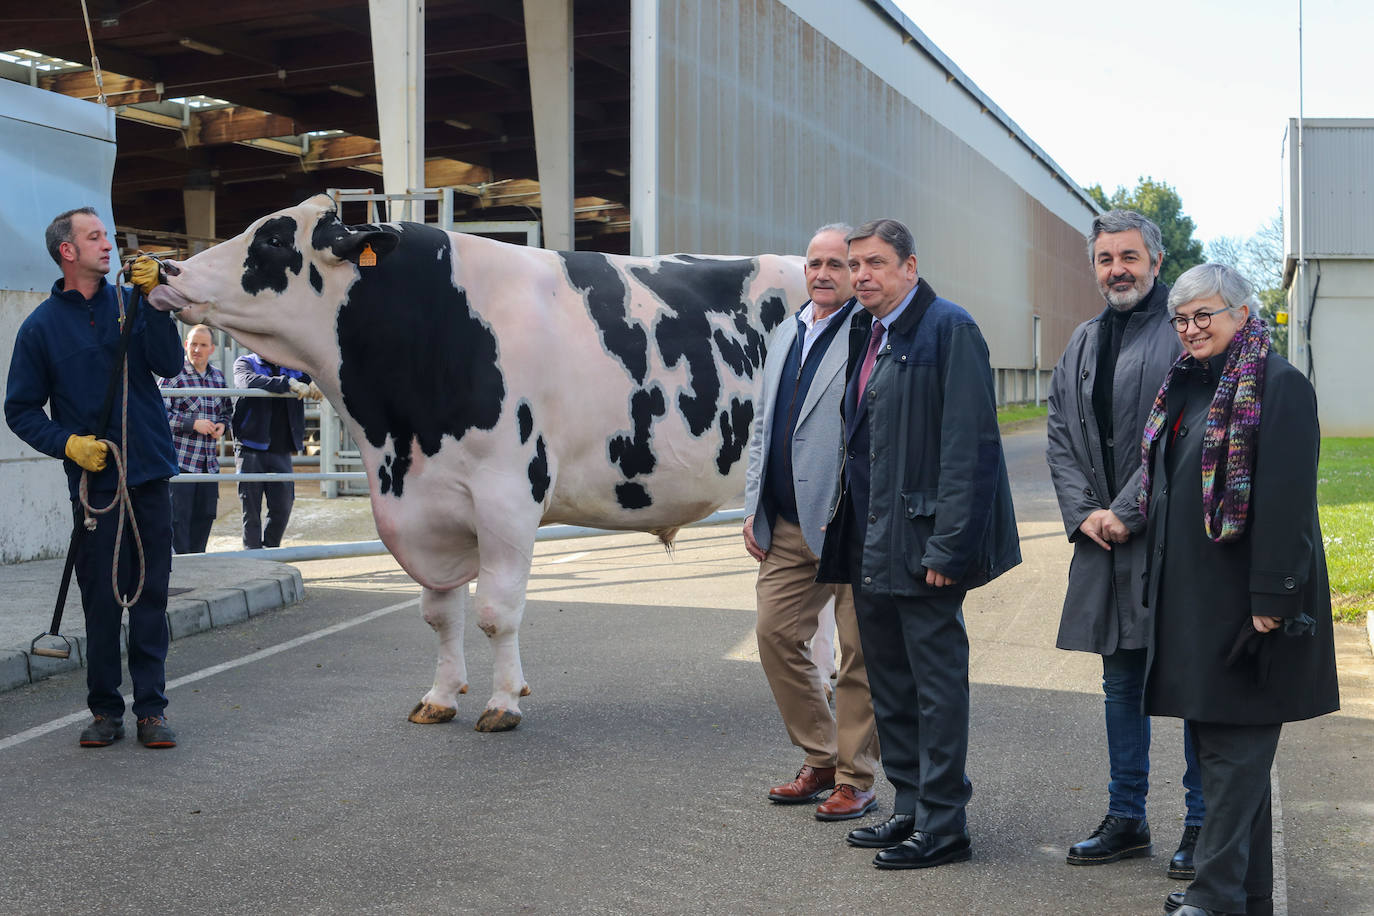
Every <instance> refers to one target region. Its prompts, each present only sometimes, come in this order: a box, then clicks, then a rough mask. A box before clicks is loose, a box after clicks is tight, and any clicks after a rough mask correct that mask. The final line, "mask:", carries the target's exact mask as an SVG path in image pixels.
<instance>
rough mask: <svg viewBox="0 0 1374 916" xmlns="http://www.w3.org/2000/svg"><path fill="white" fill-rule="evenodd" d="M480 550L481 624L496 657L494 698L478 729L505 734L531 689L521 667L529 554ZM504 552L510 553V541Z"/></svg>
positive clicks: (514, 723)
mask: <svg viewBox="0 0 1374 916" xmlns="http://www.w3.org/2000/svg"><path fill="white" fill-rule="evenodd" d="M479 550H480V552H481V554H482V568H481V571H480V572H479V573H478V574H477V626H478V627H480V628H481V630H482V632H483V633H485V634H487V638H488V639H490V640H491V648H492V652H493V653H494V658H493V659H492V672H491V674H492V691H491V699H489V700H487V708H486V709H485V710H484V711H483V712H482V715H481V717H480V718H479V719H478V720H477V725H476V729H477V731H479V732H504V731H510V730H511V729H512V728H515V726H517V725H519V724H520V718H521V713H520V697H522V696H527V695H528V694H529V692H530V688H529V685H528V684H526V683H525V676H524V672H523V670H522V668H521V666H520V620H521V618H523V617H524V614H525V587H526V585H527V584H528V583H529V575H530V567H529V557H528V556H527V555H526V556H522V555H519V554H514V555H512V556H510V557H504V556H502V557H492V556H491V554H492V550H491V549H490V547H489V546H488V545H482V547H481V548H479ZM499 552H500V553H501V554H504V553H506V552H507V549H506V545H504V544H503V545H502V547H501V548H500V549H499Z"/></svg>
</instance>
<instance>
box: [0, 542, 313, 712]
mask: <svg viewBox="0 0 1374 916" xmlns="http://www.w3.org/2000/svg"><path fill="white" fill-rule="evenodd" d="M304 596H305V584H304V581H303V580H302V579H301V573H300V570H298V569H296V568H295V567H293V566H281V567H280V568H278V569H276V570H273V571H271V572H270V573H269V574H268V575H267V576H265V577H260V578H255V579H248V580H246V581H244V582H241V583H239V584H237V585H234V586H230V587H228V588H213V589H198V590H196V591H195V592H192V593H190V594H188V595H185V596H178V597H175V598H169V599H168V600H167V628H168V631H169V632H170V633H171V638H172V639H173V640H174V641H175V640H178V639H182V638H184V637H186V636H190V635H191V634H193V633H203V632H205V631H206V630H209V629H212V628H214V627H224V626H229V625H230V624H234V623H242V622H243V621H245V620H247V619H248V618H249V617H256V616H257V615H259V614H265V613H267V612H268V611H276V610H281V609H282V608H285V607H290V606H291V605H293V604H295V603H296V602H298V601H300V600H301V598H303V597H304ZM121 630H122V633H123V638H122V639H121V640H120V654H121V655H127V654H128V641H129V638H128V637H129V634H128V625H127V624H125V625H124V626H123V627H121ZM68 638H69V639H70V640H71V643H72V653H71V656H70V657H68V658H48V657H45V656H41V655H33V654H32V653H31V652H30V651H29V646H28V645H27V644H25V645H23V646H17V647H15V648H9V649H0V691H5V690H13V689H15V688H17V687H23V686H24V685H26V684H32V683H34V682H36V681H41V680H43V679H44V678H46V677H51V676H53V675H54V674H61V673H62V672H65V671H72V670H75V669H77V668H81V667H84V666H85V664H86V637H85V636H82V635H76V636H71V637H68Z"/></svg>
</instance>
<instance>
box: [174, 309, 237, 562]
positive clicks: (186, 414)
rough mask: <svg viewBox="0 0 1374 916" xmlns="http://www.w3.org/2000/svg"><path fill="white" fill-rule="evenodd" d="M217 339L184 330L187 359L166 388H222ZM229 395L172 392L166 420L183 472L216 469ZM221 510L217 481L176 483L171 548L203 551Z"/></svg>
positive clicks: (205, 331)
mask: <svg viewBox="0 0 1374 916" xmlns="http://www.w3.org/2000/svg"><path fill="white" fill-rule="evenodd" d="M214 353H215V339H214V336H213V335H212V333H211V331H210V329H209V328H207V327H206V326H205V325H203V324H198V325H196V326H195V327H193V328H191V329H190V330H189V331H187V332H186V360H185V362H184V363H183V364H182V366H181V372H180V373H179V374H178V375H177V376H176V377H175V378H167V379H162V381H161V383H160V384H161V386H162V387H163V388H223V387H224V373H223V372H221V371H220V370H219V367H218V366H212V365H210V357H211V356H213V355H214ZM230 413H231V412H230V409H229V399H228V398H227V397H216V396H213V395H173V396H169V397H168V398H167V421H168V424H169V425H170V426H171V429H172V444H173V445H174V446H175V447H176V453H177V467H178V468H180V469H181V472H182V473H183V474H218V473H219V442H220V440H221V439H223V438H224V436H225V434H226V433H227V432H228V431H229V428H230ZM218 511H219V484H218V483H217V482H215V481H213V480H200V481H195V482H194V483H182V482H178V483H174V484H172V549H173V550H174V551H175V552H176V553H204V552H205V545H206V544H207V543H208V542H209V540H210V529H211V527H213V526H214V524H215V516H216V515H217V514H218Z"/></svg>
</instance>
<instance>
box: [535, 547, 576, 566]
mask: <svg viewBox="0 0 1374 916" xmlns="http://www.w3.org/2000/svg"><path fill="white" fill-rule="evenodd" d="M586 555H587V551H585V550H584V551H582V552H580V553H570V554H568V555H567V556H566V557H559V558H558V559H557V560H550V561H549V562H547V563H545V564H544V565H545V566H552V565H553V564H555V563H571V562H572V561H573V560H580V559H582V558H583V557H585V556H586Z"/></svg>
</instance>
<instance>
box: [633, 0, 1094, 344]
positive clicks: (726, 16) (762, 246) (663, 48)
mask: <svg viewBox="0 0 1374 916" xmlns="http://www.w3.org/2000/svg"><path fill="white" fill-rule="evenodd" d="M842 5H843V6H844V8H845V12H846V14H848V13H849V11H850V9H851V8H852V13H853V16H856V17H858V16H862V17H868V19H869V20H871V21H870V22H868V23H866V25H865V27H866V28H871V29H874V30H879V29H882V28H884V27H885V28H886V32H887V33H889V34H890V38H891V48H890V50H884V49H875V53H878V52H882V53H892V54H904V55H909V56H910V57H911V63H910V64H909V65H907V64H903V66H910V67H912V68H917V69H919V70H921V71H923V72H922V73H921V79H922V80H923V81H925V82H926V83H927V84H928V85H925V86H923V87H922V89H923V92H924V91H928V92H930V93H960V94H961V95H962V99H961V100H960V101H962V100H967V105H966V106H965V107H966V108H967V109H968V115H967V117H968V118H969V119H971V120H972V119H977V118H979V117H980V116H981V115H982V114H985V113H980V110H979V102H978V101H977V100H976V99H974V98H973V97H972V96H970V95H969V94H968V93H967V92H965V91H964V90H963V89H962V88H960V87H959V86H958V85H957V84H951V83H950V81H949V80H948V79H947V78H946V76H945V74H944V72H943V71H942V70H940V69H939V68H938V67H937V66H935V65H934V64H933V62H931V61H930V60H929V59H928V58H927V57H926V56H925V55H924V54H923V52H922V51H921V50H919V49H918V48H916V47H914V46H912V45H909V44H905V43H903V42H902V40H901V36H900V35H899V34H898V32H897V30H896V29H895V28H892V27H891V26H890V24H889V25H886V26H885V25H884V23H885V21H884V20H880V19H879V14H878V13H877V12H875V11H874V10H873V9H872V8H870V7H868V6H867V5H866V4H862V3H857V2H854V3H845V4H842ZM658 11H659V12H658V16H659V21H658V39H657V40H658V47H659V54H658V66H659V72H658V81H659V82H658V87H659V92H658V99H659V112H658V119H659V134H658V150H659V160H658V179H659V180H658V195H657V204H658V212H657V226H658V238H657V246H656V247H657V250H658V251H660V252H667V251H696V252H704V253H753V252H762V251H775V252H796V253H800V251H801V250H802V248H803V246H804V245H805V243H806V241H807V239H808V238H809V236H810V232H811V230H812V229H814V228H815V227H816V226H818V225H821V224H823V223H828V222H833V221H836V220H845V221H848V222H851V223H855V224H857V223H859V222H862V221H864V220H866V219H870V218H874V217H877V216H891V217H895V218H897V219H901V220H902V221H904V222H906V223H907V224H908V225H910V226H911V229H912V232H913V233H914V234H915V236H916V244H917V258H918V261H919V262H920V271H921V274H922V276H924V277H925V278H926V279H927V281H928V282H930V283H931V285H932V286H934V287H935V289H936V290H937V291H938V292H939V293H940V294H942V295H944V296H946V297H948V298H950V299H953V300H954V301H956V302H958V303H960V304H961V305H963V306H965V307H966V308H968V309H969V310H970V311H971V312H972V313H973V314H974V315H975V316H976V317H977V318H978V321H979V323H980V325H981V326H982V327H983V330H984V333H985V334H986V336H987V338H988V343H989V346H990V347H991V350H992V357H993V365H994V366H997V367H1002V368H1028V367H1030V366H1031V365H1032V361H1033V358H1034V354H1033V352H1032V350H1033V343H1032V316H1033V315H1034V314H1039V315H1040V317H1041V319H1042V322H1043V325H1042V334H1043V339H1042V352H1041V363H1042V365H1043V366H1053V364H1054V362H1055V361H1056V360H1057V359H1058V357H1059V354H1060V352H1061V351H1062V350H1063V347H1064V344H1065V343H1066V342H1067V340H1068V336H1069V333H1070V332H1071V331H1072V329H1073V327H1074V326H1075V325H1076V324H1077V323H1078V322H1080V321H1082V320H1084V319H1085V318H1088V317H1090V316H1091V315H1093V314H1095V313H1097V312H1098V311H1100V310H1101V309H1102V300H1101V297H1100V296H1099V295H1098V293H1097V289H1096V286H1095V285H1094V282H1093V280H1092V276H1091V271H1090V267H1089V264H1088V260H1087V257H1086V255H1085V254H1084V251H1083V232H1084V231H1085V230H1086V229H1087V228H1088V225H1089V224H1090V222H1091V218H1092V210H1091V209H1090V208H1089V207H1088V205H1087V204H1085V203H1082V202H1081V201H1080V202H1076V203H1075V202H1071V203H1069V204H1068V205H1067V208H1068V209H1069V210H1070V211H1081V224H1080V225H1071V224H1070V223H1068V222H1066V221H1065V220H1064V219H1063V218H1061V216H1059V215H1057V214H1056V213H1055V212H1054V211H1052V210H1051V209H1050V208H1049V207H1047V206H1046V205H1045V204H1044V203H1042V202H1041V201H1040V200H1038V199H1037V198H1036V197H1035V196H1033V195H1031V194H1030V193H1028V192H1027V191H1026V190H1024V189H1023V187H1022V186H1021V185H1020V184H1018V183H1017V182H1016V181H1014V180H1013V179H1012V178H1011V177H1010V176H1008V174H1007V173H1006V172H1004V171H1002V170H1001V169H999V168H997V167H996V166H994V165H993V164H992V163H991V162H990V161H989V159H988V158H987V157H985V156H984V155H982V154H981V153H980V151H979V150H978V149H976V148H974V147H973V146H971V145H970V143H968V142H966V141H965V140H964V139H963V138H962V137H961V136H960V135H958V134H956V133H955V132H954V131H953V130H951V129H950V128H949V127H947V126H946V125H945V124H942V123H941V122H939V121H937V120H936V119H935V118H933V117H932V116H931V115H930V114H928V113H927V112H926V111H925V110H923V109H922V108H921V107H918V106H917V105H916V104H915V103H913V102H912V101H911V100H910V99H909V98H908V97H907V96H906V95H903V94H902V93H901V92H899V91H898V90H897V89H895V88H894V87H893V86H892V85H890V84H889V83H888V82H885V81H884V80H883V79H881V78H879V77H878V76H877V75H876V74H875V73H874V72H873V71H872V70H870V69H868V68H867V67H865V66H864V65H863V64H862V63H860V62H859V61H858V60H857V59H855V57H853V56H851V55H850V54H849V53H847V52H846V51H844V50H843V49H842V48H840V47H839V46H838V45H837V44H836V43H835V42H833V41H831V40H830V39H829V38H827V37H826V36H825V35H823V34H821V33H820V32H819V31H818V30H817V29H815V28H813V27H812V26H811V25H809V24H808V23H807V22H806V21H804V20H803V19H802V18H801V17H799V16H798V15H797V14H796V13H795V12H793V10H792V9H790V8H789V7H788V6H786V5H784V4H783V3H781V2H778V0H661V2H660V4H659V7H658ZM924 71H928V72H924ZM982 132H983V134H984V135H986V133H987V131H986V127H985V126H983V127H982ZM993 136H994V137H996V138H999V140H1000V138H1005V142H1006V143H1008V144H1015V145H1016V146H1017V149H1018V150H1019V151H1024V152H1023V153H1022V152H1017V153H1016V155H1024V158H1025V160H1026V161H1027V162H1030V161H1031V159H1032V153H1031V152H1030V151H1029V150H1028V149H1026V148H1025V147H1024V146H1022V145H1020V144H1019V143H1018V141H1016V140H1015V139H1014V138H1012V137H1011V135H1010V134H1009V132H1007V131H1006V130H1003V129H1000V127H999V129H998V130H997V131H995V132H994V133H993ZM999 153H1000V154H1001V155H1004V156H1005V155H1006V154H1007V150H1006V149H1003V150H1000V151H999ZM1041 169H1042V170H1044V169H1043V166H1041ZM1045 171H1046V173H1047V174H1048V172H1047V170H1045ZM1064 193H1065V194H1068V193H1069V192H1067V191H1065V192H1064ZM1070 196H1071V195H1070ZM1055 203H1056V206H1057V207H1059V208H1060V209H1061V211H1062V210H1063V209H1064V208H1065V207H1066V204H1065V202H1064V200H1062V199H1060V200H1056V202H1055Z"/></svg>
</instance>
